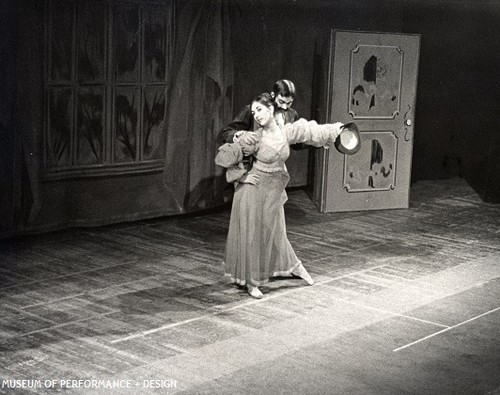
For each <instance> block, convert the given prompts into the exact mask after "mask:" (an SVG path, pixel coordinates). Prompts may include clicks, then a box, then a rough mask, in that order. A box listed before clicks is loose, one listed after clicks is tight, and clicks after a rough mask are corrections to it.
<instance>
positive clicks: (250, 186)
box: [216, 93, 342, 298]
mask: <svg viewBox="0 0 500 395" xmlns="http://www.w3.org/2000/svg"><path fill="white" fill-rule="evenodd" d="M251 109H252V115H253V117H254V118H255V121H256V122H257V123H258V124H259V125H260V128H259V129H258V130H257V131H256V132H257V137H258V139H257V143H256V145H255V147H248V146H245V144H242V143H239V142H236V143H230V144H225V145H223V146H222V147H221V148H220V150H219V153H218V154H217V158H216V163H217V164H219V165H221V166H223V167H226V168H234V167H237V166H238V160H240V159H241V158H242V156H243V155H242V154H240V152H239V151H240V150H241V151H242V152H244V153H245V155H247V154H249V153H250V152H252V151H254V152H253V155H254V157H255V162H254V163H253V166H252V168H251V170H250V171H248V172H247V173H245V174H243V175H242V176H241V177H240V178H239V179H238V180H237V181H236V188H235V192H234V197H233V205H232V210H231V219H230V223H229V233H228V237H227V242H226V251H225V258H224V266H225V268H224V270H225V274H226V275H227V276H229V277H230V278H231V280H232V282H234V283H236V284H239V285H243V286H246V287H247V289H248V293H249V294H250V295H251V296H252V297H254V298H262V296H263V295H262V292H261V291H260V290H259V288H258V287H259V286H260V285H262V284H265V283H266V282H267V281H269V278H270V277H275V276H286V275H295V276H298V277H301V278H303V279H304V280H305V281H306V282H307V283H308V284H309V285H312V284H313V283H314V281H313V279H312V278H311V276H310V275H309V273H308V272H307V270H306V269H305V268H304V266H303V265H302V263H301V261H300V260H299V259H298V258H297V256H296V255H295V252H294V250H293V248H292V246H291V245H290V242H289V241H288V238H287V236H286V225H285V212H284V207H283V205H284V203H285V202H286V200H287V194H286V191H285V187H286V185H287V184H288V181H289V179H290V176H289V175H288V172H287V169H286V166H285V161H286V159H287V158H288V157H289V155H290V145H291V144H296V143H305V144H309V145H313V146H316V147H321V146H325V145H333V144H334V142H335V139H336V138H337V137H338V135H339V134H340V132H341V127H342V123H340V122H338V123H334V124H324V125H318V124H317V123H316V122H315V121H309V122H308V121H306V120H304V119H299V120H298V121H296V122H294V123H289V124H285V125H283V126H281V127H280V126H278V124H277V122H276V120H275V117H274V111H275V103H274V102H273V100H272V98H271V96H270V95H269V94H268V93H263V94H261V95H260V96H258V97H257V98H256V99H255V100H254V101H253V102H252V106H251ZM240 139H242V137H240Z"/></svg>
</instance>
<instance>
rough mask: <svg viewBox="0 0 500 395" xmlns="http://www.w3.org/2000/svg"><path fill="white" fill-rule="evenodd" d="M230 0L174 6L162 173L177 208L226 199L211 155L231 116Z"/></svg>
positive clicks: (204, 205) (192, 208)
mask: <svg viewBox="0 0 500 395" xmlns="http://www.w3.org/2000/svg"><path fill="white" fill-rule="evenodd" d="M230 3H231V2H230V0H191V1H188V2H185V3H184V5H183V6H182V7H179V8H178V11H179V14H178V18H177V20H178V29H177V34H176V36H177V38H178V40H177V47H176V51H175V59H174V62H175V64H174V77H173V80H172V86H171V89H170V95H169V97H170V100H169V108H168V119H167V122H166V127H165V134H166V140H167V144H166V156H165V172H164V174H165V185H166V187H167V188H168V189H169V190H170V191H171V194H172V195H173V196H174V198H175V204H176V210H177V211H178V212H179V213H182V212H189V211H195V210H200V209H204V208H209V207H214V206H216V205H220V204H221V203H223V202H224V201H225V200H227V196H225V193H224V191H225V190H226V191H227V188H226V182H225V179H224V178H223V176H222V169H219V168H217V167H216V166H215V163H214V158H215V154H216V152H217V148H218V142H217V134H218V133H219V131H220V129H221V128H222V126H223V125H224V123H227V122H228V121H229V120H230V119H231V117H232V90H233V59H232V55H231V41H230V36H231V29H230V12H231V9H230V8H231V4H230Z"/></svg>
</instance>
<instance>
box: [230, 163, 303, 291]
mask: <svg viewBox="0 0 500 395" xmlns="http://www.w3.org/2000/svg"><path fill="white" fill-rule="evenodd" d="M251 173H255V174H258V175H259V176H260V181H259V184H258V185H251V184H238V186H237V187H236V190H235V193H234V197H233V206H232V210H231V219H230V223H229V233H228V237H227V242H226V251H225V259H224V266H225V267H224V271H225V274H226V276H229V277H230V278H231V281H232V282H234V283H237V284H240V285H245V284H251V285H254V286H259V285H262V284H264V283H266V282H267V281H268V280H269V278H270V277H274V276H282V275H288V274H290V273H291V272H292V270H293V269H294V268H296V267H297V266H298V265H299V264H300V260H299V259H298V258H297V256H296V255H295V252H294V251H293V248H292V246H291V245H290V242H289V241H288V238H287V236H286V225H285V211H284V207H283V205H284V204H285V202H286V200H287V195H286V191H285V187H286V185H287V183H288V181H289V179H290V176H289V175H288V173H287V172H273V173H265V172H262V171H260V170H258V169H255V168H253V169H252V170H251Z"/></svg>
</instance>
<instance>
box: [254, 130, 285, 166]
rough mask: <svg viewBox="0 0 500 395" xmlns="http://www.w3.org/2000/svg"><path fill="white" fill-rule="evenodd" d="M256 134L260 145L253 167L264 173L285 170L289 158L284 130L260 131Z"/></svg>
mask: <svg viewBox="0 0 500 395" xmlns="http://www.w3.org/2000/svg"><path fill="white" fill-rule="evenodd" d="M258 133H259V135H260V143H259V149H258V151H257V153H256V155H255V158H256V159H257V161H256V162H255V164H254V166H255V167H256V168H257V169H259V170H262V171H266V172H275V171H283V170H286V167H285V161H286V160H287V159H288V157H289V156H290V146H289V144H288V139H287V137H286V134H285V132H284V130H283V129H280V128H276V129H274V130H273V131H265V130H262V129H260V130H259V131H258Z"/></svg>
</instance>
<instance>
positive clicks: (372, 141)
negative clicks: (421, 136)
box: [343, 130, 398, 193]
mask: <svg viewBox="0 0 500 395" xmlns="http://www.w3.org/2000/svg"><path fill="white" fill-rule="evenodd" d="M361 141H362V146H361V150H360V151H359V152H358V153H357V154H356V155H344V175H343V188H344V189H345V190H346V191H347V192H349V193H355V192H375V191H389V190H393V189H394V188H395V187H396V164H397V152H398V151H397V147H398V137H397V136H396V133H395V132H394V131H391V130H386V131H370V132H361Z"/></svg>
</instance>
